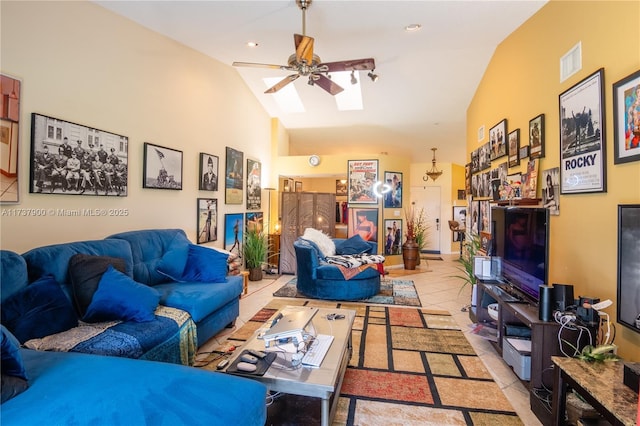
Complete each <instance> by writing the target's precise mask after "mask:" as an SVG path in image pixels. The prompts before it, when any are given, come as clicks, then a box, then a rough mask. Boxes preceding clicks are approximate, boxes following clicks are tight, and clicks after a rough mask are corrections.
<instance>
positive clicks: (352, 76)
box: [351, 71, 358, 84]
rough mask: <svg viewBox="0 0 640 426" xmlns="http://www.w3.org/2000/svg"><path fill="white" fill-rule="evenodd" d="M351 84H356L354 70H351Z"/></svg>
mask: <svg viewBox="0 0 640 426" xmlns="http://www.w3.org/2000/svg"><path fill="white" fill-rule="evenodd" d="M351 84H358V79H357V78H356V74H355V71H351Z"/></svg>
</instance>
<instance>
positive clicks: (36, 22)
mask: <svg viewBox="0 0 640 426" xmlns="http://www.w3.org/2000/svg"><path fill="white" fill-rule="evenodd" d="M1 7H2V14H1V15H2V16H1V19H2V21H1V36H2V37H1V43H2V45H1V47H2V72H3V73H7V74H10V75H12V76H16V77H18V78H20V79H22V82H23V94H22V95H23V98H22V112H21V122H20V124H21V129H20V134H21V135H22V138H21V146H20V152H19V154H20V160H19V179H20V200H21V202H20V204H19V205H17V206H3V209H2V211H3V213H7V209H9V208H13V207H17V208H21V209H46V210H49V209H59V208H66V209H82V208H106V209H109V208H118V209H122V208H126V209H128V212H129V213H128V215H127V216H126V217H59V216H55V215H48V216H47V217H13V216H7V215H3V216H2V217H0V220H1V221H2V222H1V229H0V232H1V233H0V236H1V247H2V248H3V249H9V250H14V251H17V252H23V251H26V250H27V249H29V248H32V247H37V246H40V245H44V244H52V243H59V242H65V241H75V240H82V239H99V238H103V237H105V236H107V235H109V234H111V233H114V232H119V231H124V230H132V229H142V228H165V227H175V228H182V229H184V230H185V231H186V232H187V235H188V236H189V238H190V239H191V240H192V241H196V233H197V231H196V199H197V198H198V197H204V198H217V199H218V205H219V210H218V213H219V214H218V241H216V242H215V243H212V245H215V246H218V247H221V246H222V232H223V228H224V226H223V224H224V222H223V220H224V214H225V213H237V212H244V211H245V207H244V204H242V205H225V203H224V191H223V190H220V191H218V192H209V191H198V189H197V188H198V180H199V177H198V175H199V170H198V156H199V153H200V152H205V153H209V154H214V155H217V156H218V157H219V159H220V171H221V172H222V174H224V161H225V146H229V147H233V148H235V149H237V150H240V151H242V152H244V155H245V160H246V158H247V157H249V158H252V159H256V160H259V161H261V162H262V166H263V169H262V173H263V182H265V183H264V184H263V187H267V186H268V185H269V184H270V183H269V177H270V176H271V174H272V170H271V156H272V153H271V151H270V142H271V141H270V138H271V130H272V129H271V120H270V118H269V117H268V115H267V114H266V113H265V111H264V110H263V108H262V107H261V106H260V105H259V103H258V101H257V100H256V99H255V97H254V96H253V94H251V93H250V92H249V90H248V89H247V88H246V85H245V84H244V83H243V82H242V81H241V79H240V77H239V76H238V74H237V72H236V71H235V70H233V69H232V68H231V67H230V66H228V65H224V64H221V63H219V62H217V61H214V60H212V59H210V58H208V57H206V56H204V55H202V54H200V53H197V52H195V51H193V50H191V49H188V48H185V47H184V46H183V45H180V44H178V43H176V42H174V41H172V40H169V39H167V38H165V37H162V36H160V35H158V34H156V33H153V32H151V31H148V30H146V29H145V28H143V27H141V26H139V25H137V24H134V23H133V22H131V21H128V20H125V19H123V18H121V17H119V16H117V15H115V14H113V13H111V12H109V11H107V10H105V9H103V8H101V7H100V6H97V5H95V4H93V3H90V2H50V1H44V2H5V1H3V2H2V3H1ZM32 112H38V113H40V114H45V115H49V116H53V117H56V118H60V119H64V120H67V121H72V122H76V123H80V124H84V125H87V126H91V127H96V128H98V129H102V130H106V131H110V132H114V133H117V134H122V135H125V136H128V137H129V153H128V156H129V157H128V160H129V195H128V196H127V197H123V198H118V197H88V196H69V195H42V194H29V193H28V173H29V154H30V149H29V144H30V134H31V132H30V123H31V117H30V114H31V113H32ZM144 142H151V143H154V144H157V145H161V146H165V147H169V148H174V149H178V150H181V151H183V190H181V191H169V190H158V189H143V188H142V163H143V156H142V153H143V143H144ZM245 164H246V161H245ZM245 168H246V165H245ZM220 179H221V180H220V182H219V187H220V188H221V189H222V188H224V180H223V178H222V177H220ZM266 196H267V191H263V210H266V202H267V198H266Z"/></svg>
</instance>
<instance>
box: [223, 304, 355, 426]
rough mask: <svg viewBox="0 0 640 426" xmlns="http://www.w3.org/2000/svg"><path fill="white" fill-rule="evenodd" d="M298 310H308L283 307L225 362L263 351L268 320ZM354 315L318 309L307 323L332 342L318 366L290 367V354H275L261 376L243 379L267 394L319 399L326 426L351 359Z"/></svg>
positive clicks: (344, 311)
mask: <svg viewBox="0 0 640 426" xmlns="http://www.w3.org/2000/svg"><path fill="white" fill-rule="evenodd" d="M298 309H309V308H308V307H297V306H286V307H284V308H282V309H281V310H280V311H279V312H276V313H275V314H274V315H273V317H272V318H271V319H270V320H268V321H267V322H266V323H265V327H264V328H260V329H258V330H257V331H256V332H255V333H254V335H253V336H252V337H251V338H250V339H249V340H248V341H247V343H246V344H245V345H243V346H242V348H241V349H242V350H236V353H235V354H234V355H233V356H232V357H231V358H230V359H229V365H231V364H232V363H233V362H234V361H235V359H236V358H237V357H238V356H240V353H242V351H243V350H245V349H255V350H260V351H264V350H265V343H264V341H263V340H262V339H260V338H259V336H260V334H261V333H263V332H264V331H265V330H266V329H267V328H268V326H269V325H270V324H271V321H272V319H273V318H275V317H276V316H277V315H278V314H279V313H282V314H283V315H286V314H287V313H288V312H295V311H296V310H298ZM330 314H338V315H344V319H334V320H330V319H327V315H330ZM355 314H356V313H355V311H352V310H348V309H326V308H319V309H318V312H317V313H316V315H315V316H314V317H313V319H312V320H311V324H312V326H313V328H310V327H309V328H308V329H309V330H313V331H314V332H315V333H316V334H326V335H331V336H333V337H334V339H333V343H332V344H331V347H330V348H329V351H328V352H327V354H326V356H325V357H324V359H323V360H322V363H321V364H320V366H319V367H307V366H303V365H298V366H297V367H294V366H292V354H291V353H283V352H278V355H277V357H276V358H275V360H274V361H273V363H272V364H271V366H270V367H269V369H268V370H267V371H266V372H265V373H264V375H262V376H252V375H243V376H244V377H249V378H251V379H254V380H258V381H260V382H262V383H264V384H265V385H267V386H268V387H269V389H270V390H271V391H276V392H283V393H287V394H292V395H300V396H309V397H314V398H320V399H321V400H322V404H321V424H322V425H323V426H328V425H329V424H330V423H331V420H332V419H333V417H334V415H335V410H336V407H337V405H338V404H337V403H338V395H339V394H340V388H341V387H342V379H343V378H344V373H345V371H346V369H347V365H348V364H349V359H350V358H351V352H352V345H351V328H352V327H353V320H354V318H355ZM214 368H215V367H214ZM334 395H335V397H334V398H333V403H332V404H331V397H332V396H334Z"/></svg>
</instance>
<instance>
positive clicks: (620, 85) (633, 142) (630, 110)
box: [613, 70, 640, 164]
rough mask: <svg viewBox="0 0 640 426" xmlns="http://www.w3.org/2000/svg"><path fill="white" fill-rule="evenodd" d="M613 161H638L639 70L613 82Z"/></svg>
mask: <svg viewBox="0 0 640 426" xmlns="http://www.w3.org/2000/svg"><path fill="white" fill-rule="evenodd" d="M613 125H614V128H613V137H614V140H613V147H614V151H613V155H614V156H613V163H614V164H620V163H627V162H630V161H640V70H639V71H636V72H634V73H633V74H631V75H629V76H627V77H625V78H623V79H622V80H620V81H617V82H615V83H613Z"/></svg>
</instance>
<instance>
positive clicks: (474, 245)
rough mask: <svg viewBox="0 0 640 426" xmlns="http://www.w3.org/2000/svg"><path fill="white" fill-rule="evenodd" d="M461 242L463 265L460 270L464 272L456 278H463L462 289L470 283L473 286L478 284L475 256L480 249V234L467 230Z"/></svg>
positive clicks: (461, 260) (461, 261) (461, 262)
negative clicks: (475, 271)
mask: <svg viewBox="0 0 640 426" xmlns="http://www.w3.org/2000/svg"><path fill="white" fill-rule="evenodd" d="M460 244H462V257H461V258H460V260H459V261H460V264H461V267H459V268H458V270H459V271H460V272H462V275H455V276H454V278H460V279H461V280H463V284H462V287H460V291H462V290H463V289H464V288H465V286H467V285H468V284H471V286H475V285H476V281H477V279H476V276H475V274H474V273H473V258H474V257H475V256H476V255H477V254H478V251H479V250H480V236H479V235H478V234H474V233H472V232H467V233H466V234H465V237H464V241H462V242H461V243H460Z"/></svg>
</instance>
